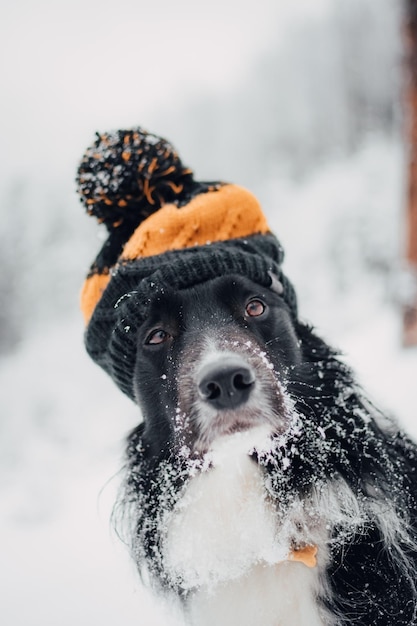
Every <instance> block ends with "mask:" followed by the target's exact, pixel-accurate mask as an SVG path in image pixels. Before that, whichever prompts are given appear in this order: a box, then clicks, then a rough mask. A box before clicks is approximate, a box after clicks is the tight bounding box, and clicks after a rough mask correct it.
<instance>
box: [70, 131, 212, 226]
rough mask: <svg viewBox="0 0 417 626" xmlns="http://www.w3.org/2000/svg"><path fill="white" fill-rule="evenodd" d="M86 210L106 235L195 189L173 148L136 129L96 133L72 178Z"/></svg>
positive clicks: (176, 201)
mask: <svg viewBox="0 0 417 626" xmlns="http://www.w3.org/2000/svg"><path fill="white" fill-rule="evenodd" d="M77 184H78V192H79V194H80V196H81V200H82V202H83V203H84V204H85V206H86V209H87V212H88V213H89V214H90V215H94V216H95V217H96V218H97V219H98V220H99V222H100V223H102V222H104V223H105V224H106V226H107V228H108V229H109V230H110V231H111V230H112V229H114V228H116V227H118V226H119V225H120V224H121V223H123V222H124V221H129V222H133V223H134V224H135V225H137V224H139V223H140V222H141V221H142V220H144V219H145V218H146V217H148V216H149V215H151V214H152V213H154V212H155V211H157V210H158V209H159V208H160V207H161V206H162V205H163V204H165V203H167V202H170V203H171V202H172V203H176V204H181V203H184V202H187V200H188V199H189V196H190V195H193V194H195V193H196V191H197V189H196V188H198V187H200V185H199V184H198V183H196V182H195V181H194V179H193V175H192V170H190V169H189V168H187V167H184V165H183V164H182V162H181V159H180V158H179V156H178V154H177V153H176V151H175V149H174V148H173V146H172V145H171V144H170V143H169V142H168V141H166V140H165V139H163V138H161V137H157V136H156V135H153V134H152V133H148V132H147V131H145V130H143V129H142V128H135V129H132V130H118V131H115V132H112V133H104V134H99V133H97V139H96V141H95V142H94V144H93V145H92V146H91V147H89V148H88V149H87V151H86V152H85V154H84V157H83V159H82V161H81V164H80V167H79V169H78V175H77Z"/></svg>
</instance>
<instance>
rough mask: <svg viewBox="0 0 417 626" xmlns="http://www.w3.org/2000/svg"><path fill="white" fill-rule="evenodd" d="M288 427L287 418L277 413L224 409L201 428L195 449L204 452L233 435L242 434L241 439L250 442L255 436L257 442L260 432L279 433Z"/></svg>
mask: <svg viewBox="0 0 417 626" xmlns="http://www.w3.org/2000/svg"><path fill="white" fill-rule="evenodd" d="M286 428H287V424H286V420H285V419H283V418H280V417H278V416H276V415H273V416H269V415H264V414H261V413H258V412H252V411H245V410H240V411H239V410H223V411H219V412H218V413H216V415H214V416H213V417H212V418H211V419H210V422H209V423H208V425H207V426H206V427H205V428H203V429H201V432H200V435H199V437H198V438H197V440H196V442H195V445H194V449H195V451H196V452H198V453H203V454H204V453H206V452H208V451H209V450H210V449H212V448H213V447H215V446H216V445H217V444H218V443H219V442H222V441H225V440H226V439H229V438H230V437H231V436H233V435H238V436H239V435H242V436H241V437H240V439H241V440H242V441H243V440H245V441H248V442H250V441H251V439H252V438H253V440H254V443H256V440H257V439H258V435H259V434H260V433H262V434H263V435H265V434H268V435H269V434H272V433H274V434H278V433H281V432H284V431H285V430H286ZM243 434H244V435H245V436H244V437H243ZM235 439H236V437H235Z"/></svg>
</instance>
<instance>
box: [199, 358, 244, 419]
mask: <svg viewBox="0 0 417 626" xmlns="http://www.w3.org/2000/svg"><path fill="white" fill-rule="evenodd" d="M254 383H255V373H254V371H253V369H252V368H251V367H250V366H249V365H248V364H247V363H246V362H245V361H243V359H240V358H238V357H225V358H224V359H222V360H221V361H216V362H215V363H208V364H207V365H204V366H203V367H202V368H201V371H200V374H199V377H198V391H199V394H200V396H201V398H203V400H206V402H209V403H210V404H211V405H212V406H214V407H216V409H234V408H236V407H237V406H239V405H240V404H243V403H244V402H246V401H247V399H248V398H249V395H250V393H251V391H252V389H253V387H254Z"/></svg>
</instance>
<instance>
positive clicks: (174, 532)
mask: <svg viewBox="0 0 417 626" xmlns="http://www.w3.org/2000/svg"><path fill="white" fill-rule="evenodd" d="M279 291H280V285H279V282H278V281H277V280H275V282H273V286H272V288H270V289H265V288H263V287H260V286H259V285H257V284H256V283H254V282H252V281H250V280H248V279H246V278H244V277H242V276H225V277H220V278H217V279H214V280H211V281H209V282H206V283H203V284H200V285H197V286H194V287H192V288H190V289H188V290H184V291H183V292H181V293H178V292H175V291H172V292H170V291H166V292H165V293H164V294H162V295H158V296H157V297H156V298H155V299H154V300H153V301H152V302H151V309H150V311H151V312H150V315H149V317H148V318H147V320H146V323H145V324H143V325H142V327H141V328H140V331H139V335H138V350H137V361H136V367H135V373H134V385H135V395H136V398H137V402H138V404H139V406H140V407H141V409H142V413H143V422H141V424H140V425H139V426H138V427H137V428H135V430H134V431H133V432H132V433H131V434H130V436H129V439H128V446H127V479H126V484H125V493H124V495H123V497H122V499H121V502H120V503H119V506H121V507H122V508H123V509H124V510H125V511H126V510H127V511H128V513H127V516H128V518H129V520H130V522H131V524H132V526H131V530H132V549H133V554H134V555H135V559H136V560H137V563H138V566H139V568H140V569H141V570H142V571H143V572H144V571H145V570H146V572H147V575H148V576H149V577H150V580H151V582H152V584H153V585H154V586H156V587H157V588H158V589H160V590H163V591H166V592H168V593H174V594H175V595H176V596H178V597H179V598H180V599H181V603H182V605H183V607H184V611H185V614H186V616H187V618H188V619H189V620H191V623H193V624H198V625H200V624H201V625H206V624H207V625H209V624H210V625H212V624H221V625H224V626H226V625H228V626H230V625H236V626H237V625H239V626H254V625H255V624H262V625H263V626H278V625H282V626H316V625H317V626H319V625H326V626H330V625H331V626H333V625H336V624H337V625H342V624H343V625H345V624H346V625H347V624H355V625H356V624H361V625H364V626H365V625H366V626H370V625H371V624H372V625H378V626H399V625H400V624H401V625H404V626H405V625H406V624H407V625H411V624H414V623H417V621H416V620H417V618H416V607H417V595H416V580H417V574H416V566H417V547H416V532H417V505H416V498H415V496H416V493H417V490H416V487H417V477H416V468H417V462H416V446H415V444H414V443H413V442H411V441H410V440H409V439H408V438H407V437H406V436H405V435H404V434H403V433H401V432H400V431H399V430H398V429H397V427H396V425H395V424H394V423H393V422H392V421H390V420H389V419H387V418H386V417H384V416H383V415H382V414H381V413H380V412H379V411H378V410H377V409H376V408H375V407H374V406H373V405H372V404H371V403H370V402H369V401H368V400H367V399H366V398H365V397H364V395H363V394H362V392H361V390H360V389H359V388H358V386H357V384H356V383H355V381H354V378H353V376H352V373H351V371H350V370H349V368H348V367H347V366H346V365H345V364H344V363H343V362H342V361H341V360H339V359H338V357H337V354H336V353H335V351H334V350H332V349H331V348H330V347H329V346H328V345H327V344H326V343H325V342H324V341H323V340H321V339H319V338H318V337H317V336H316V334H315V333H314V332H313V330H312V328H311V327H309V326H307V325H305V324H303V323H301V322H299V323H295V322H294V321H293V320H292V318H291V316H290V314H289V312H288V310H287V307H286V305H285V303H283V301H282V299H281V298H280V296H279ZM309 551H310V558H311V553H314V556H313V557H312V562H309V563H307V564H306V563H305V562H303V557H302V553H305V552H309ZM299 553H301V555H300V554H299ZM297 554H298V555H299V556H300V558H299V559H297Z"/></svg>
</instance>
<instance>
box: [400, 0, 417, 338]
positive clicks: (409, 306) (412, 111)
mask: <svg viewBox="0 0 417 626" xmlns="http://www.w3.org/2000/svg"><path fill="white" fill-rule="evenodd" d="M405 43H406V54H407V70H408V71H407V73H408V77H407V115H408V128H407V133H408V143H409V157H408V158H409V163H408V196H407V223H406V261H407V266H408V267H407V274H408V281H407V286H406V294H405V302H404V312H403V341H404V345H406V346H415V345H417V0H406V27H405Z"/></svg>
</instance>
